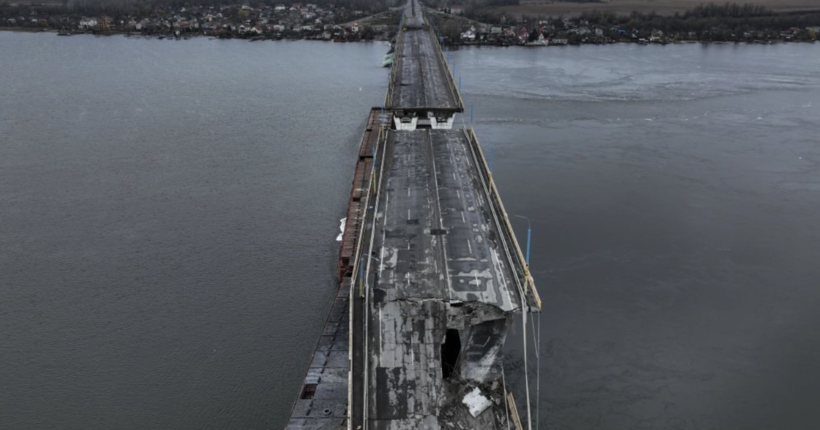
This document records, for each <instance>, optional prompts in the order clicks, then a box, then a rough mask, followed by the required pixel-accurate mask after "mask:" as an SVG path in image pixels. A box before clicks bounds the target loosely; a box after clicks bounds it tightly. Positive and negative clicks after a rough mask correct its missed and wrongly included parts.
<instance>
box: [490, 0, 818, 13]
mask: <svg viewBox="0 0 820 430" xmlns="http://www.w3.org/2000/svg"><path fill="white" fill-rule="evenodd" d="M735 2H736V3H740V4H742V3H750V4H756V5H762V6H766V7H767V8H769V9H772V10H774V11H777V12H790V11H800V10H820V0H735ZM707 3H717V4H723V3H725V2H723V1H720V0H711V1H710V0H604V2H603V3H567V2H553V1H549V0H521V4H520V5H517V6H500V7H491V8H487V9H486V10H488V11H492V12H495V13H499V12H503V13H508V14H511V15H515V16H520V15H523V14H526V15H544V16H557V15H567V16H571V15H578V14H580V13H581V12H584V11H592V10H599V11H602V12H613V13H619V14H628V13H630V12H632V11H638V12H642V13H648V12H652V11H655V12H657V13H658V14H661V15H672V14H674V13H675V12H683V11H684V10H687V9H691V8H693V7H695V6H697V5H701V4H707Z"/></svg>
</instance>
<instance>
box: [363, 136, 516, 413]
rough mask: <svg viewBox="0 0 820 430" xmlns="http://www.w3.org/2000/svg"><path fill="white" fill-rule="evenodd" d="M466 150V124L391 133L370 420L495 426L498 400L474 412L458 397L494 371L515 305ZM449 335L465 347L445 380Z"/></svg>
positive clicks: (381, 210) (377, 252)
mask: <svg viewBox="0 0 820 430" xmlns="http://www.w3.org/2000/svg"><path fill="white" fill-rule="evenodd" d="M474 157H475V155H474V154H473V153H472V149H471V148H470V143H469V141H468V137H467V135H466V133H465V132H464V131H455V130H454V131H445V130H426V131H415V132H401V131H399V132H391V133H390V134H389V136H388V139H387V143H386V147H385V153H384V161H383V169H382V178H381V181H380V182H381V184H380V186H379V189H380V190H381V191H380V193H381V195H380V196H379V203H378V206H377V208H376V211H377V212H376V213H377V216H376V221H375V223H376V225H375V229H374V231H373V236H374V241H373V243H374V245H373V248H372V249H371V251H370V252H371V255H373V256H375V257H376V258H378V263H377V266H376V267H374V268H373V269H372V270H373V281H372V284H373V285H374V286H373V288H372V297H371V302H370V303H371V308H370V309H369V311H370V312H369V318H370V323H369V327H370V329H369V342H370V348H369V353H370V362H371V364H370V372H369V375H368V377H369V382H368V385H369V387H370V389H369V393H370V394H369V400H368V404H369V407H370V412H369V419H370V424H371V426H372V427H371V428H374V429H405V428H427V429H437V428H442V427H443V426H442V425H439V418H440V416H442V413H444V412H445V411H447V414H446V415H447V418H446V420H447V426H452V425H453V424H455V423H458V424H460V425H463V426H466V427H464V428H482V429H493V428H500V427H499V426H500V423H501V422H502V421H501V418H500V415H499V412H500V413H501V414H502V415H503V411H504V409H503V407H502V408H500V409H499V410H497V411H494V413H485V414H482V415H479V416H478V418H473V417H472V416H471V415H470V414H469V413H468V412H467V409H466V408H465V407H464V406H463V405H461V398H462V397H463V394H464V391H465V389H467V388H468V387H471V386H474V385H476V383H477V382H487V381H489V380H493V379H494V377H495V376H497V375H498V372H499V369H498V368H497V363H496V362H495V360H493V359H494V358H496V357H497V356H498V353H499V349H500V345H501V344H503V337H504V333H505V328H506V324H507V317H508V315H509V313H510V312H515V311H517V310H518V309H519V308H520V298H519V295H518V290H517V287H516V284H515V281H514V277H515V276H516V275H515V272H514V271H513V270H512V269H511V268H510V267H509V265H508V264H507V263H506V261H505V259H504V257H503V251H502V250H501V245H500V244H499V240H501V239H500V238H501V237H502V236H501V235H500V234H499V232H498V229H497V227H496V225H495V223H494V222H493V217H492V216H491V214H490V213H489V212H490V210H491V202H490V199H489V198H488V196H487V195H486V193H485V188H484V187H482V185H481V184H482V178H481V176H480V174H479V167H478V164H477V162H476V159H475V158H474ZM453 331H458V332H459V333H460V336H462V337H464V344H465V346H464V347H463V348H462V350H461V351H460V357H459V358H458V362H457V363H455V362H453V363H450V365H453V366H454V370H453V373H454V374H456V375H457V376H452V377H449V378H446V377H445V376H446V375H445V374H444V372H445V370H444V367H445V366H443V365H442V361H443V360H444V358H443V355H442V354H443V351H442V344H443V343H444V342H445V338H446V337H447V336H451V334H448V333H450V332H453ZM456 336H458V335H456ZM479 338H480V339H483V340H484V341H477V339H479ZM459 343H460V342H459ZM457 348H461V345H459V346H458V347H457ZM467 380H471V381H473V382H470V383H468V382H465V381H467ZM484 394H485V395H486V396H488V397H493V396H500V393H492V392H484ZM442 424H444V423H443V422H442Z"/></svg>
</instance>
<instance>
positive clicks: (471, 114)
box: [470, 102, 473, 125]
mask: <svg viewBox="0 0 820 430" xmlns="http://www.w3.org/2000/svg"><path fill="white" fill-rule="evenodd" d="M470 125H473V102H470Z"/></svg>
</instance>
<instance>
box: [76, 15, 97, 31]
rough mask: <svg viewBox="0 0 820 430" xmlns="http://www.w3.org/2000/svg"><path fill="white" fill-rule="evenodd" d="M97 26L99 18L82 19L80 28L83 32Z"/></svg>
mask: <svg viewBox="0 0 820 430" xmlns="http://www.w3.org/2000/svg"><path fill="white" fill-rule="evenodd" d="M96 26H97V18H85V17H83V18H81V19H80V24H79V27H80V28H81V29H83V30H88V29H92V28H94V27H96Z"/></svg>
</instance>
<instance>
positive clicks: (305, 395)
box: [299, 384, 316, 400]
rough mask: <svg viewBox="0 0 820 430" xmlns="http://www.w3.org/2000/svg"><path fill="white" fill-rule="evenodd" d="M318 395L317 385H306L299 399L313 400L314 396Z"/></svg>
mask: <svg viewBox="0 0 820 430" xmlns="http://www.w3.org/2000/svg"><path fill="white" fill-rule="evenodd" d="M315 395H316V384H305V386H304V387H302V394H300V395H299V398H300V399H302V400H304V399H312V398H313V396H315Z"/></svg>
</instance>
